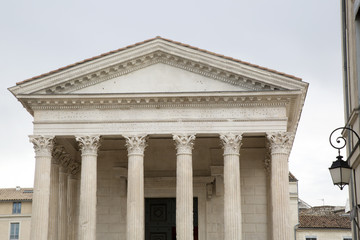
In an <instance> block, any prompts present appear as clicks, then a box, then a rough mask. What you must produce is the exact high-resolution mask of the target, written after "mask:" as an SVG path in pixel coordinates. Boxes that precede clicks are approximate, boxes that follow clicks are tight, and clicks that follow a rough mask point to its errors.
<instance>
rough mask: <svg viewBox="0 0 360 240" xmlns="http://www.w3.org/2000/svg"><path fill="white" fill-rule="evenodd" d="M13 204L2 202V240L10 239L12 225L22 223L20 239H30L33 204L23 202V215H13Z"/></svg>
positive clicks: (0, 209) (0, 232)
mask: <svg viewBox="0 0 360 240" xmlns="http://www.w3.org/2000/svg"><path fill="white" fill-rule="evenodd" d="M12 205H13V202H0V239H1V240H2V239H4V240H6V239H9V236H10V224H11V223H20V235H19V237H20V239H21V240H28V239H30V222H31V202H21V214H12Z"/></svg>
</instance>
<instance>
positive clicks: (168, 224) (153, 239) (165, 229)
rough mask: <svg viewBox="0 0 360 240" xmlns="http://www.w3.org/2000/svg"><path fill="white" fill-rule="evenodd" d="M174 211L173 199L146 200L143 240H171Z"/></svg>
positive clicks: (174, 221)
mask: <svg viewBox="0 0 360 240" xmlns="http://www.w3.org/2000/svg"><path fill="white" fill-rule="evenodd" d="M175 210H176V201H175V198H146V199H145V240H173V236H172V235H173V233H172V232H173V229H175V225H176V213H175ZM174 240H175V239H174Z"/></svg>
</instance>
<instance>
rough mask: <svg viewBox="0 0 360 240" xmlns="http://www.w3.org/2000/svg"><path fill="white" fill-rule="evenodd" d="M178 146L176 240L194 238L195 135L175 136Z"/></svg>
mask: <svg viewBox="0 0 360 240" xmlns="http://www.w3.org/2000/svg"><path fill="white" fill-rule="evenodd" d="M173 139H174V141H175V146H176V150H177V153H176V239H177V240H187V239H193V238H194V229H193V169H192V149H193V146H194V140H195V135H173Z"/></svg>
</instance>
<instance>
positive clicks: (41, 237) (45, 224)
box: [30, 136, 54, 240]
mask: <svg viewBox="0 0 360 240" xmlns="http://www.w3.org/2000/svg"><path fill="white" fill-rule="evenodd" d="M30 142H32V143H33V144H34V149H35V159H36V163H35V178H34V194H33V204H32V217H31V233H30V239H31V240H48V232H49V214H50V212H49V203H50V172H51V158H52V156H51V153H52V149H53V146H54V137H53V136H30Z"/></svg>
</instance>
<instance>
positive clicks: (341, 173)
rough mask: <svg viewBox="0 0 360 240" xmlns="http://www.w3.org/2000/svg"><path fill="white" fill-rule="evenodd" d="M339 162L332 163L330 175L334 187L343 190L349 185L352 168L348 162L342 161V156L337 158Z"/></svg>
mask: <svg viewBox="0 0 360 240" xmlns="http://www.w3.org/2000/svg"><path fill="white" fill-rule="evenodd" d="M337 159H338V160H336V161H335V162H333V163H332V165H331V167H330V168H329V170H330V175H331V178H332V180H333V183H334V185H337V186H339V188H340V189H341V190H342V189H343V188H344V186H345V185H348V184H349V182H350V177H351V168H350V166H349V164H348V163H347V162H345V161H344V160H342V156H341V155H339V156H338V157H337Z"/></svg>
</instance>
